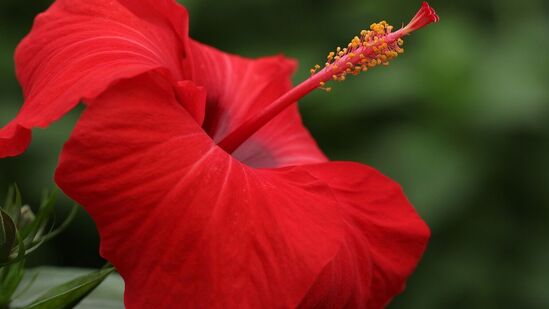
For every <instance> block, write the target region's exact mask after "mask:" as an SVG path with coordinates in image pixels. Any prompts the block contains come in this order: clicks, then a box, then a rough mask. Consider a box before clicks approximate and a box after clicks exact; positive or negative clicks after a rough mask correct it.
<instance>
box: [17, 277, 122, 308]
mask: <svg viewBox="0 0 549 309" xmlns="http://www.w3.org/2000/svg"><path fill="white" fill-rule="evenodd" d="M90 271H91V270H90V269H81V268H69V267H39V268H33V269H28V270H27V271H26V273H25V278H24V279H23V282H22V284H21V286H20V288H19V290H18V291H17V292H16V296H15V299H14V300H13V302H12V307H13V308H21V307H25V306H29V305H30V303H31V302H33V300H34V299H36V298H37V297H39V296H40V295H42V294H43V293H44V291H46V290H48V289H49V288H51V286H56V285H60V284H62V283H63V282H67V281H70V280H73V279H74V278H77V277H80V276H83V275H85V274H88V273H89V272H90ZM30 283H32V285H30V287H28V286H29V284H30ZM25 286H27V288H25ZM76 308H78V309H98V308H101V309H123V308H124V281H123V280H122V278H121V277H120V275H118V274H117V273H112V274H110V275H109V276H108V277H107V278H106V279H105V281H103V282H102V283H101V284H100V285H99V286H98V287H97V288H96V289H95V290H93V291H92V292H91V293H90V294H89V295H88V296H87V297H85V298H84V299H83V300H82V302H80V303H79V304H78V305H77V306H76Z"/></svg>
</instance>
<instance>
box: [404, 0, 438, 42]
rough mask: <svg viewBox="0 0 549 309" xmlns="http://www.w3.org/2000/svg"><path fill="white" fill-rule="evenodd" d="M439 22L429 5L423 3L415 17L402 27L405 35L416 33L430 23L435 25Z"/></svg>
mask: <svg viewBox="0 0 549 309" xmlns="http://www.w3.org/2000/svg"><path fill="white" fill-rule="evenodd" d="M439 20H440V17H438V15H437V13H436V12H435V9H433V8H432V7H431V6H429V3H427V2H423V4H422V5H421V9H419V11H418V12H417V14H416V16H414V18H412V20H411V21H410V22H409V23H408V25H407V26H406V27H404V32H405V33H406V34H408V33H410V32H413V31H416V30H418V29H420V28H423V27H425V26H427V25H428V24H430V23H436V22H438V21H439Z"/></svg>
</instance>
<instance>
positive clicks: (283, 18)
mask: <svg viewBox="0 0 549 309" xmlns="http://www.w3.org/2000/svg"><path fill="white" fill-rule="evenodd" d="M182 2H183V3H184V4H185V5H186V6H187V8H188V9H189V11H190V15H191V35H192V36H193V37H194V38H196V39H198V40H200V41H203V42H205V43H208V44H210V45H214V46H216V47H218V48H221V49H223V50H225V51H229V52H232V53H237V54H241V55H245V56H250V57H258V56H262V55H270V54H276V53H284V54H286V55H288V56H290V57H293V58H296V59H298V60H299V63H300V67H299V70H298V72H297V74H296V76H295V81H296V82H297V81H299V80H302V79H304V78H305V77H306V76H307V75H308V69H309V68H310V67H311V66H313V65H314V64H315V63H317V62H318V63H321V62H322V61H323V59H325V56H326V53H327V52H328V51H330V50H332V49H334V48H335V47H336V46H338V45H342V44H344V43H346V42H348V40H349V39H350V38H352V37H353V36H354V35H355V34H357V33H358V32H359V31H360V30H361V29H363V28H365V27H367V26H368V25H369V24H370V23H371V22H374V21H379V20H382V19H386V20H387V21H389V22H390V23H392V24H393V25H395V26H399V25H401V24H402V23H403V22H407V21H408V20H409V19H410V18H411V17H412V16H413V14H414V13H415V12H416V10H417V9H418V7H419V5H420V1H397V0H385V1H372V0H341V1H319V0H316V1H313V0H308V1H296V0H232V1H213V0H187V1H182ZM50 3H51V1H49V0H2V1H1V2H0V124H1V125H3V124H5V123H6V122H8V121H9V120H10V119H11V118H12V117H13V116H14V115H15V114H16V112H17V110H18V109H19V106H20V105H21V102H22V98H21V93H20V89H19V86H18V84H17V81H16V79H15V76H14V64H13V60H12V59H13V52H14V49H15V47H16V45H17V43H18V42H19V41H20V40H21V39H22V38H23V36H24V35H25V34H26V33H27V32H28V31H29V29H30V27H31V25H32V20H33V17H34V16H35V15H36V14H37V13H38V12H40V11H43V10H45V9H46V8H47V7H48V5H49V4H50ZM431 5H432V6H433V7H435V8H436V9H437V12H438V13H439V15H440V16H441V22H440V23H439V24H437V25H435V26H430V27H428V28H426V29H424V30H421V31H420V32H418V33H415V34H413V35H412V36H411V37H408V38H407V39H406V45H405V48H406V53H405V54H404V55H403V56H401V57H399V58H398V59H396V60H394V61H393V62H392V63H391V65H390V67H389V68H379V69H378V68H376V69H375V70H372V71H370V72H368V73H367V74H362V75H361V76H358V77H355V78H350V79H349V80H348V81H346V82H344V83H339V84H336V85H335V87H334V91H333V92H332V93H331V94H327V93H324V92H322V91H316V92H315V93H313V94H311V95H309V96H308V97H306V98H305V99H303V100H302V101H301V103H300V106H301V110H302V112H303V117H304V121H305V122H306V124H307V126H308V127H309V128H310V130H311V131H312V133H313V135H314V136H315V137H316V138H317V140H318V142H319V144H320V145H321V147H322V148H323V149H324V150H325V151H326V153H327V154H328V155H329V157H330V158H332V159H337V160H354V161H360V162H364V163H366V164H369V165H372V166H374V167H376V168H377V169H379V170H381V171H382V172H384V173H385V174H387V175H389V176H390V177H392V178H394V179H396V180H397V181H398V182H400V183H401V184H402V185H403V187H404V189H405V191H406V192H407V194H408V196H409V198H410V200H411V201H412V202H413V204H414V205H415V206H416V208H417V209H418V211H419V213H420V214H421V215H422V217H423V218H425V220H426V221H427V222H428V224H429V225H430V226H431V228H432V232H433V236H432V240H431V243H430V245H429V248H428V250H427V253H426V255H425V258H424V259H423V260H422V262H421V264H420V266H419V268H418V269H417V271H416V273H415V274H414V275H413V276H412V277H411V279H410V280H409V283H408V288H407V290H406V291H405V292H404V293H403V294H402V295H401V296H399V297H397V298H396V299H395V300H394V302H393V303H392V305H391V306H390V307H391V308H549V190H548V189H549V160H548V158H549V90H548V87H549V52H548V50H549V35H547V31H548V30H549V2H548V1H542V0H525V1H514V0H482V1H473V0H465V1H459V2H458V1H447V2H442V1H431ZM80 112H81V108H80V109H79V110H77V111H74V112H72V113H71V114H70V115H69V116H67V117H65V118H63V120H62V121H60V122H58V123H56V124H55V125H53V126H51V127H50V128H49V129H48V130H35V131H34V140H33V143H32V145H31V147H30V149H29V150H28V151H27V152H26V153H25V154H24V155H22V156H20V157H18V158H10V159H4V160H0V197H2V196H3V195H4V192H5V191H4V190H5V188H7V186H8V184H10V183H13V182H16V183H17V184H18V185H19V186H20V188H21V190H22V191H23V195H24V198H25V201H26V202H27V203H30V204H32V205H36V204H37V203H38V201H39V198H40V192H41V190H42V189H44V188H52V187H53V186H54V184H53V180H52V178H53V172H54V169H55V166H56V162H57V158H58V154H59V151H60V149H61V146H62V144H63V142H64V141H65V140H66V139H67V137H68V135H69V133H70V131H71V128H72V126H73V125H74V123H75V121H76V119H77V117H78V115H79V113H80ZM71 204H72V202H71V201H70V200H69V199H67V198H61V201H60V207H59V210H60V213H62V212H63V211H66V210H67V209H68V207H69V205H71ZM60 215H62V214H60ZM97 248H98V239H97V235H96V232H95V227H94V224H93V222H92V221H91V220H90V219H89V217H88V216H87V215H86V214H85V213H84V211H81V212H80V215H79V217H78V219H77V222H75V223H73V224H72V225H71V227H70V228H69V230H68V231H67V232H65V233H63V234H62V236H60V237H58V238H57V239H56V240H55V241H53V242H51V243H49V244H47V245H46V246H44V247H42V248H41V249H40V250H39V251H38V252H37V253H35V254H34V255H32V259H31V265H45V264H46V265H62V266H79V267H99V266H100V265H102V263H103V261H102V260H101V259H100V258H99V256H98V253H97Z"/></svg>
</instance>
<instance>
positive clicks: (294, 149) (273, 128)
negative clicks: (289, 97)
mask: <svg viewBox="0 0 549 309" xmlns="http://www.w3.org/2000/svg"><path fill="white" fill-rule="evenodd" d="M189 55H190V61H189V62H188V65H190V66H189V67H188V71H189V72H191V73H190V74H191V79H192V80H193V81H195V82H196V83H197V84H198V85H202V86H204V87H205V88H206V89H207V91H208V97H207V107H206V120H205V123H204V129H205V130H206V131H207V132H208V134H210V136H212V137H213V139H214V140H215V141H216V142H219V141H220V140H221V139H223V137H225V136H226V135H227V134H228V133H229V132H231V131H232V130H234V129H235V128H236V127H237V126H238V125H240V124H242V123H243V122H244V121H245V120H246V119H248V118H249V117H250V116H251V115H254V114H256V113H258V112H259V111H261V110H263V109H264V108H265V107H266V106H268V104H270V103H272V102H273V101H274V100H275V99H277V98H278V97H280V96H281V95H282V94H284V93H285V92H287V91H288V90H289V89H290V88H291V74H292V73H293V71H294V69H295V62H293V61H291V60H288V59H286V58H284V57H282V56H275V57H267V58H260V59H257V60H252V59H246V58H242V57H239V56H235V55H230V54H227V53H223V52H221V51H219V50H217V49H215V48H212V47H209V46H206V45H203V44H201V43H198V42H195V41H191V43H190V48H189ZM234 156H235V157H236V158H238V159H239V160H241V161H242V162H244V163H246V164H248V165H250V166H254V167H281V166H289V165H299V164H307V163H318V162H325V161H327V159H326V157H325V156H324V154H323V153H322V151H321V150H320V149H319V148H318V146H317V144H316V142H315V141H314V139H313V138H312V137H311V135H310V134H309V132H308V131H307V129H306V128H305V127H304V126H303V124H302V122H301V117H300V116H299V111H298V109H297V106H296V105H294V106H291V107H289V108H288V110H286V111H284V112H283V113H281V114H280V115H278V116H277V117H276V118H275V119H273V120H272V121H271V122H270V123H269V124H267V125H266V126H265V127H263V128H262V129H261V130H259V131H258V132H257V133H256V134H254V135H253V136H252V137H251V138H250V139H249V140H248V141H246V142H245V143H244V144H243V145H242V146H241V147H240V148H239V149H237V150H236V151H235V152H234Z"/></svg>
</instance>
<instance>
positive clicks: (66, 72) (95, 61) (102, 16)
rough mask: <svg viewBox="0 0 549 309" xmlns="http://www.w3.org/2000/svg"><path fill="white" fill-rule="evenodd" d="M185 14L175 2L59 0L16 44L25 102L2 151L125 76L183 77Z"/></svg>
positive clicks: (17, 148) (15, 150)
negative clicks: (158, 73) (162, 73)
mask: <svg viewBox="0 0 549 309" xmlns="http://www.w3.org/2000/svg"><path fill="white" fill-rule="evenodd" d="M187 20H188V16H187V12H186V10H185V9H184V8H183V7H181V6H180V5H177V4H176V3H175V2H174V1H173V0H155V1H153V0H145V1H131V0H118V1H111V0H99V1H86V0H58V1H56V2H55V3H54V4H53V5H52V6H51V7H50V8H49V9H48V10H47V11H46V12H45V13H43V14H41V15H39V16H38V17H37V18H36V20H35V23H34V26H33V29H32V31H31V33H30V34H29V35H28V36H27V37H26V38H25V39H24V40H23V41H22V43H21V44H20V45H19V46H18V48H17V51H16V55H15V61H16V67H17V76H18V79H19V82H20V83H21V85H22V87H23V92H24V96H25V104H24V106H23V108H22V109H21V111H20V112H19V114H18V115H17V117H16V118H15V119H14V120H13V121H12V122H11V123H9V124H8V125H7V126H6V127H4V128H3V129H2V130H0V146H1V147H0V157H5V156H13V155H17V154H20V153H22V152H23V151H24V150H25V149H26V147H27V145H28V142H29V140H30V129H32V128H34V127H42V128H44V127H46V126H48V125H49V124H50V123H51V122H53V121H56V120H57V119H59V118H60V117H62V116H63V115H64V114H65V113H67V112H68V111H69V110H71V109H72V108H73V107H74V106H75V105H76V104H78V102H79V101H80V100H82V99H93V98H94V97H96V96H97V95H99V94H100V93H101V92H103V91H104V90H105V89H106V88H107V87H108V86H109V85H111V84H113V83H114V82H116V81H118V80H120V79H124V78H129V77H132V76H136V75H138V74H141V73H143V72H146V71H150V70H155V69H162V70H164V71H166V72H169V73H170V74H171V75H173V77H174V78H179V77H181V64H180V62H181V59H182V58H183V57H184V56H185V51H184V47H185V46H184V45H185V41H186V40H187ZM176 33H179V34H180V35H177V34H176Z"/></svg>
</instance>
